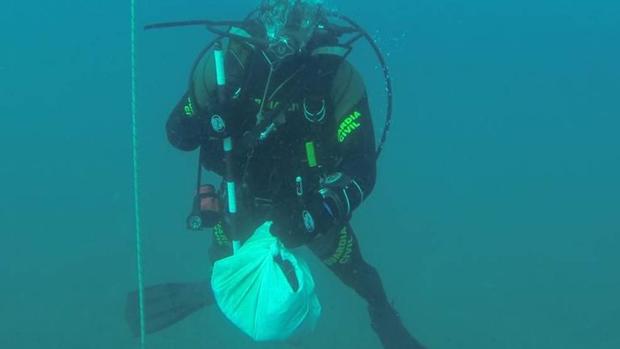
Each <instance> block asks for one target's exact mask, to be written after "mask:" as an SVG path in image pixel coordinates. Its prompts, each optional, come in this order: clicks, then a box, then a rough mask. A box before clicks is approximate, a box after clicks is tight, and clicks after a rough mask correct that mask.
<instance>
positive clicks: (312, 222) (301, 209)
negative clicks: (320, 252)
mask: <svg viewBox="0 0 620 349" xmlns="http://www.w3.org/2000/svg"><path fill="white" fill-rule="evenodd" d="M332 212H333V211H332V210H331V208H330V207H329V204H328V202H326V201H325V200H324V198H323V197H322V196H321V195H320V194H319V193H315V194H313V195H312V196H311V197H310V198H309V199H308V201H307V204H306V205H303V206H302V205H300V204H298V203H290V202H289V203H288V204H283V205H280V206H279V207H277V208H276V209H275V210H274V214H273V215H272V221H273V224H272V225H271V233H272V234H273V235H275V236H277V237H278V238H279V239H280V241H282V243H283V244H284V245H285V246H286V247H288V248H294V247H299V246H301V245H304V244H306V243H308V242H310V241H311V240H312V239H314V238H315V237H316V235H317V234H319V233H325V232H327V230H329V229H330V228H331V227H333V225H334V224H335V223H337V220H336V219H335V218H334V217H333V216H332Z"/></svg>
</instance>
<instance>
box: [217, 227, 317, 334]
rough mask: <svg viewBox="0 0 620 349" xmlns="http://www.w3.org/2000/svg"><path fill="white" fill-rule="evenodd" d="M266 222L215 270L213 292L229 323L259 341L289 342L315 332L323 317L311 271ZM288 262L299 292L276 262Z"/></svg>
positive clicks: (219, 262) (220, 262)
mask: <svg viewBox="0 0 620 349" xmlns="http://www.w3.org/2000/svg"><path fill="white" fill-rule="evenodd" d="M270 226H271V222H266V223H265V224H263V225H262V226H260V227H259V228H258V229H256V231H255V232H254V235H252V237H250V239H248V241H246V242H245V244H243V246H241V247H240V248H239V249H238V250H237V252H235V254H234V255H233V256H231V257H228V258H224V259H221V260H219V261H217V262H216V263H215V265H214V267H213V275H212V277H211V287H212V288H213V293H214V295H215V300H216V302H217V304H218V306H219V307H220V309H221V310H222V312H223V313H224V315H226V317H227V318H228V319H229V320H230V321H232V322H233V323H234V324H235V325H236V326H237V327H239V328H240V329H241V330H242V331H243V332H245V333H246V334H248V335H249V336H250V337H251V338H253V339H254V340H255V341H272V340H285V339H287V338H290V337H293V336H297V335H303V334H305V333H309V332H310V331H312V330H314V328H315V326H316V323H317V321H318V319H319V316H320V314H321V305H320V303H319V300H318V297H317V296H316V294H315V289H314V280H313V278H312V275H311V273H310V269H309V268H308V266H307V265H306V263H304V262H303V261H302V260H300V259H298V258H296V257H295V256H294V255H293V254H292V253H291V252H290V251H288V250H287V249H286V248H285V247H284V246H283V245H282V243H281V242H280V241H278V239H277V238H276V237H274V236H273V235H271V233H270V232H269V227H270ZM277 256H280V257H281V259H282V260H285V261H289V262H290V265H291V266H292V267H293V269H294V272H295V278H296V280H297V283H298V287H297V291H294V286H292V284H291V282H289V280H288V279H287V278H286V276H285V274H284V272H283V270H282V267H281V265H280V264H278V263H277V262H276V260H275V259H274V257H277Z"/></svg>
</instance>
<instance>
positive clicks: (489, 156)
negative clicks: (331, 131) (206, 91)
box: [0, 0, 620, 349]
mask: <svg viewBox="0 0 620 349" xmlns="http://www.w3.org/2000/svg"><path fill="white" fill-rule="evenodd" d="M253 3H254V2H253V1H249V0H243V1H235V2H234V3H233V2H216V1H197V0H180V1H174V2H173V1H169V2H164V1H151V2H145V1H138V24H139V25H144V24H146V23H150V22H153V21H160V20H171V19H172V20H176V19H186V18H202V17H209V18H214V19H225V18H239V17H241V16H243V15H244V14H245V13H246V10H247V9H249V8H250V7H251V6H252V4H253ZM332 5H333V6H335V7H337V8H339V9H341V10H342V11H343V12H345V13H347V14H349V15H350V16H352V17H354V18H356V19H357V20H358V21H359V22H361V23H362V24H363V25H364V26H365V27H366V28H367V29H368V30H369V31H370V32H371V33H372V34H373V36H374V37H375V38H376V39H377V41H378V44H379V45H380V46H381V47H382V48H383V49H384V50H385V52H386V54H387V59H388V62H389V64H390V68H391V70H392V74H393V78H394V91H395V105H394V107H395V115H394V125H393V131H392V133H391V134H390V138H389V143H388V145H387V148H386V150H385V152H384V155H383V157H382V159H381V160H380V174H379V179H378V183H377V187H376V190H375V192H374V194H373V195H372V197H371V198H370V199H369V200H368V201H367V202H366V203H365V204H364V206H363V207H362V208H361V209H360V210H359V212H358V213H357V215H356V217H355V219H354V225H355V226H356V229H357V232H358V235H359V239H360V241H361V244H362V249H363V253H364V255H365V256H366V258H367V259H368V260H369V261H370V262H371V263H372V264H373V265H375V266H376V267H377V268H378V269H379V270H380V272H381V275H382V277H383V279H384V282H385V286H386V288H387V290H388V293H389V295H390V297H391V298H392V299H393V300H394V302H395V304H396V307H397V308H398V309H399V311H400V312H401V315H402V317H403V319H404V321H405V323H406V324H407V326H408V327H410V328H411V329H412V330H413V332H414V333H415V334H416V336H418V337H419V338H420V339H421V340H422V341H423V342H425V343H426V344H427V345H428V346H429V347H430V348H432V349H434V348H440V349H467V348H476V349H486V348H488V349H496V348H507V349H513V348H514V349H530V348H542V349H555V348H562V349H572V348H588V349H614V348H619V347H620V298H618V296H617V295H618V294H620V272H619V271H618V265H620V254H619V253H618V251H619V250H620V184H619V182H618V179H619V178H620V155H619V151H618V150H619V149H620V137H619V134H620V97H619V95H620V94H619V91H620V67H619V65H618V62H620V45H619V43H620V4H619V3H618V2H612V1H589V2H584V1H557V0H556V1H549V0H546V1H504V2H497V1H482V0H475V1H469V2H462V1H456V0H450V1H430V0H421V1H405V0H384V1H381V2H380V3H372V2H369V1H350V0H346V1H345V0H342V1H338V2H337V1H335V0H334V1H333V2H332ZM209 38H210V36H209V35H208V34H206V33H205V32H204V31H203V30H201V29H196V28H194V29H178V30H169V31H161V32H150V33H144V32H140V33H139V35H138V84H139V89H138V117H139V139H140V144H139V156H140V179H141V184H142V187H141V188H142V192H141V204H142V207H143V212H142V213H143V215H142V219H143V230H144V260H145V276H146V282H147V283H148V284H151V283H157V282H166V281H178V280H188V279H197V278H201V277H204V275H205V274H206V273H208V270H209V265H208V262H207V258H206V255H205V253H206V249H207V247H208V245H209V243H210V242H209V239H208V238H207V236H206V234H205V235H201V234H192V233H189V232H187V231H185V230H184V227H183V221H184V218H185V215H186V214H187V210H188V209H189V204H190V199H191V195H192V189H193V188H192V187H193V182H194V172H195V154H186V153H181V152H178V151H176V150H174V149H173V148H172V147H171V146H170V145H168V144H167V143H166V139H165V133H164V128H163V127H164V122H165V119H166V117H167V114H168V112H169V111H170V109H171V108H172V107H173V105H174V104H175V103H176V101H177V99H178V98H179V97H180V96H181V95H182V93H183V92H184V91H183V90H184V88H185V82H186V77H187V74H188V70H189V67H190V65H191V62H192V60H193V58H194V56H195V55H196V54H197V52H198V51H199V50H200V49H201V47H202V46H203V45H204V44H205V43H206V42H207V41H208V40H209ZM370 53H371V52H370V51H369V50H368V48H367V47H365V46H360V48H358V49H357V50H356V52H355V54H354V55H353V58H352V59H353V61H354V62H355V64H356V65H357V66H358V67H359V69H360V70H361V71H362V72H363V73H364V75H365V77H366V82H367V84H368V89H369V92H370V94H371V102H372V104H373V110H374V111H375V123H376V125H377V128H380V125H382V116H383V112H384V110H385V103H384V102H383V95H382V94H381V93H382V92H383V85H382V81H381V75H380V71H379V69H378V67H377V64H376V62H375V61H374V60H373V58H372V56H371V54H370ZM129 83H130V81H129V3H128V2H125V1H122V2H121V1H117V2H109V3H107V2H96V1H92V0H90V1H88V0H87V1H80V2H75V1H68V0H59V1H54V2H45V1H34V2H19V3H17V2H10V3H3V4H2V5H1V10H0V121H1V122H2V123H1V124H0V159H2V164H1V165H0V237H1V240H0V348H16V349H17V348H19V349H22V348H23V349H30V348H136V347H137V341H136V340H135V339H133V338H132V337H131V335H130V333H129V331H128V329H127V328H126V326H125V324H124V321H123V303H124V299H125V294H126V292H127V291H129V290H131V289H133V288H134V287H135V264H134V258H135V256H134V232H133V213H132V193H131V190H132V186H131V159H130V154H131V148H130V109H129V86H130V85H129ZM300 253H301V254H302V255H303V256H305V257H306V258H307V259H308V260H309V262H310V263H311V266H312V268H313V270H314V272H315V277H316V279H317V283H318V292H319V296H320V298H321V301H322V303H323V306H324V312H323V318H322V320H321V323H320V325H319V327H318V329H317V331H316V333H315V335H314V337H313V338H310V339H307V340H306V341H303V342H302V343H299V344H296V345H297V346H296V347H295V346H292V345H291V344H253V343H251V341H250V340H248V339H247V338H245V337H244V336H243V335H242V334H240V333H239V332H238V331H237V330H236V329H235V328H234V327H233V326H232V325H230V324H229V323H227V322H226V321H225V320H224V318H223V317H222V315H221V314H220V313H219V312H218V311H217V310H216V309H215V308H213V307H212V308H209V309H206V310H204V311H202V312H200V313H198V314H196V315H194V316H192V317H190V318H189V319H187V320H186V321H184V322H183V323H181V324H179V325H178V326H175V327H174V328H171V329H170V330H168V331H165V332H162V333H160V334H157V335H154V336H150V337H149V338H148V340H147V345H148V348H219V349H229V348H230V349H233V348H235V349H237V348H244V349H246V348H263V349H266V348H290V347H295V348H302V349H305V348H322V349H332V348H360V349H378V348H380V345H379V342H378V340H377V338H376V337H375V335H374V334H373V333H372V331H371V330H370V327H369V321H368V316H367V314H366V311H365V306H364V304H363V303H362V301H361V300H360V299H358V298H357V297H356V296H355V295H354V293H353V292H352V291H351V290H349V289H347V288H346V287H344V286H343V285H341V284H340V283H339V282H338V280H337V279H336V278H335V277H334V276H333V275H331V274H330V273H329V272H328V271H326V270H325V269H324V268H323V267H322V266H321V265H320V263H318V262H317V261H316V260H315V259H314V258H313V257H312V256H309V255H308V254H307V252H305V251H303V250H302V251H300Z"/></svg>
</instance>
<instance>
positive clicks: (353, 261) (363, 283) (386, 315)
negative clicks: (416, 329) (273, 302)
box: [309, 225, 424, 349]
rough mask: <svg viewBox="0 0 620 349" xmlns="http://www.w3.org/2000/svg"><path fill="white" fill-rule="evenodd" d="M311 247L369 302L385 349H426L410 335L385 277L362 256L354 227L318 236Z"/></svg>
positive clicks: (372, 323)
mask: <svg viewBox="0 0 620 349" xmlns="http://www.w3.org/2000/svg"><path fill="white" fill-rule="evenodd" d="M309 248H310V249H311V250H312V251H313V252H314V253H315V254H316V255H317V256H318V257H319V258H321V259H322V260H323V262H324V263H325V265H327V266H328V267H329V268H330V269H331V270H332V271H333V272H334V273H335V274H336V275H337V276H338V278H340V280H342V281H343V282H344V283H345V284H346V285H347V286H349V287H351V288H353V289H354V290H355V291H356V292H357V293H358V294H359V295H360V296H361V297H362V298H364V299H365V300H366V301H367V302H368V313H369V315H370V320H371V326H372V328H373V329H374V330H375V332H376V333H377V335H378V336H379V339H380V340H381V343H383V347H384V348H385V349H422V348H424V347H423V346H422V345H421V344H420V343H419V342H418V341H417V340H416V339H415V338H413V336H411V335H410V334H409V332H408V331H407V329H406V328H405V327H404V325H403V324H402V322H401V319H400V317H399V315H398V313H397V312H396V311H395V310H394V308H393V307H392V305H391V304H390V302H389V301H388V298H387V296H386V294H385V290H384V288H383V283H382V282H381V277H380V276H379V273H378V272H377V270H376V269H375V268H374V267H373V266H371V265H370V264H368V263H367V262H366V261H365V260H364V258H363V257H362V254H361V250H360V248H359V244H358V241H357V238H356V237H355V234H354V232H353V230H352V228H351V226H350V225H347V226H345V227H344V228H342V229H340V230H338V231H336V232H333V233H332V234H326V235H323V236H320V237H318V238H317V239H315V240H314V241H313V242H311V243H310V244H309Z"/></svg>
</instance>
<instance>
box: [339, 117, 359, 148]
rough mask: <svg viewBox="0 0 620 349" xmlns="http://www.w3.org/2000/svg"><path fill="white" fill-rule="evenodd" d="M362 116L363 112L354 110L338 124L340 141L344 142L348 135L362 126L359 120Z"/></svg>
mask: <svg viewBox="0 0 620 349" xmlns="http://www.w3.org/2000/svg"><path fill="white" fill-rule="evenodd" d="M360 117H362V113H360V112H359V111H354V112H353V113H351V114H349V115H348V116H347V117H346V118H344V120H342V121H341V122H340V125H339V126H338V142H340V143H342V142H344V140H345V139H347V137H349V136H350V135H351V134H352V133H353V132H355V130H357V129H358V128H359V127H360V126H361V124H360V122H359V118H360Z"/></svg>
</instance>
